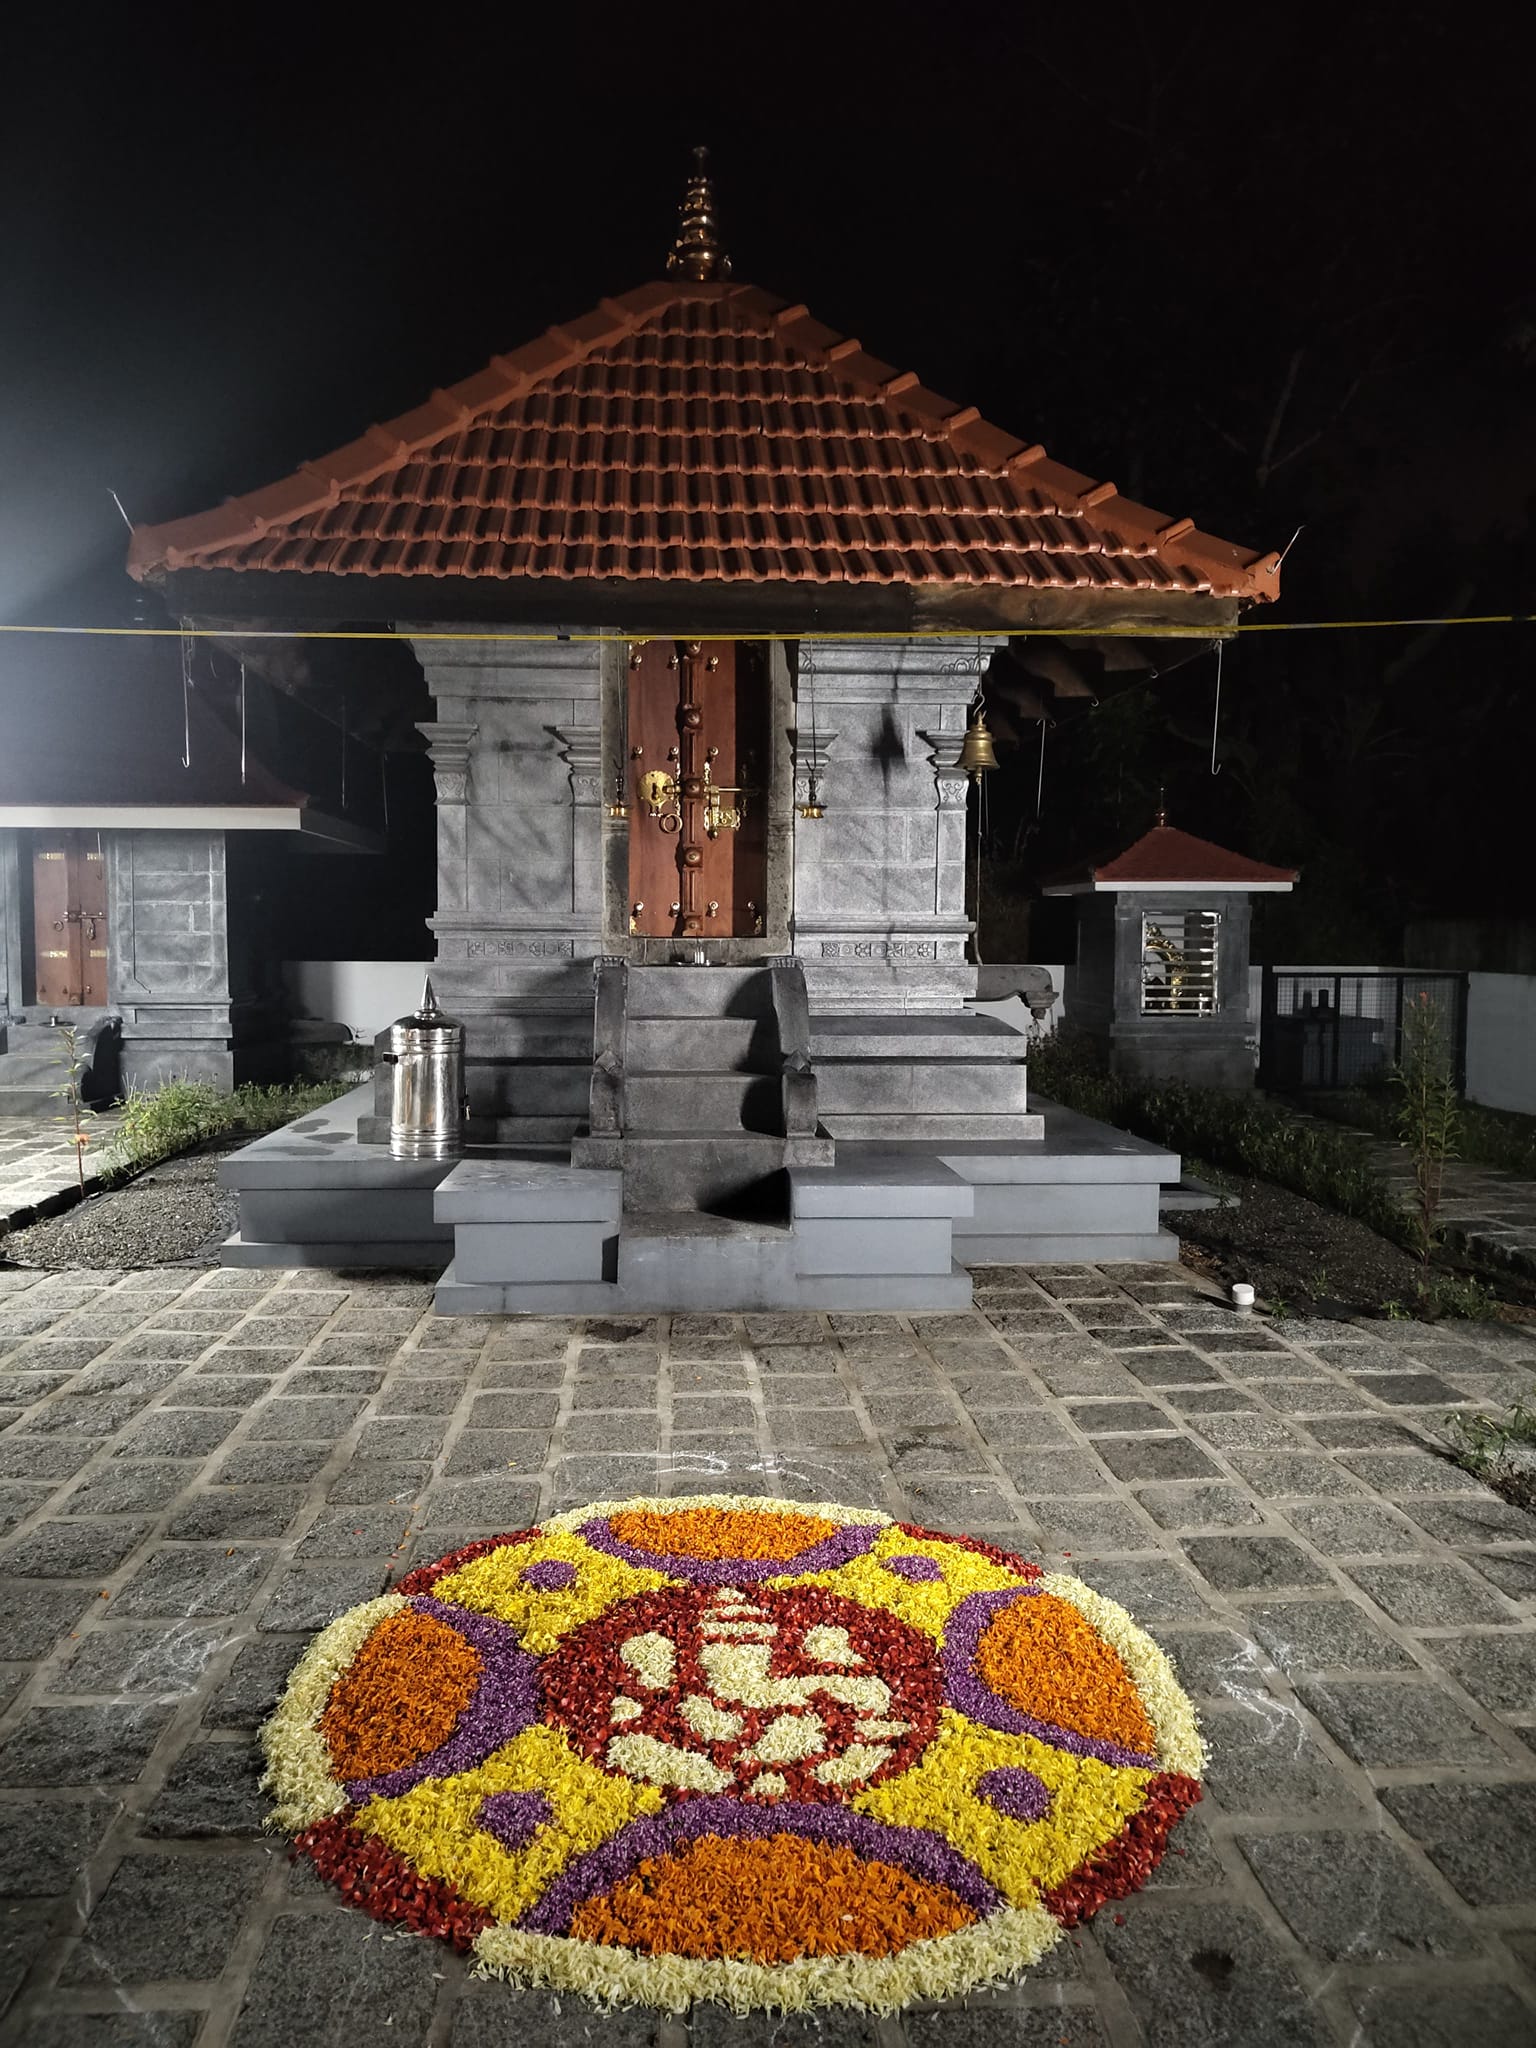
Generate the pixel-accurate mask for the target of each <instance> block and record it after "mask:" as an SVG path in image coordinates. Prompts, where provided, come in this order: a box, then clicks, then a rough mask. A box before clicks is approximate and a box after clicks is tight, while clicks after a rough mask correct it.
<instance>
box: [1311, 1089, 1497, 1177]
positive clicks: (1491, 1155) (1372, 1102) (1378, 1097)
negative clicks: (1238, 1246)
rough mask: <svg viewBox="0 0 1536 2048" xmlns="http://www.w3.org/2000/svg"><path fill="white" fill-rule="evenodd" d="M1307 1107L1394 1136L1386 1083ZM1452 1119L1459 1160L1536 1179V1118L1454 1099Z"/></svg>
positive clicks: (1320, 1098) (1324, 1095)
mask: <svg viewBox="0 0 1536 2048" xmlns="http://www.w3.org/2000/svg"><path fill="white" fill-rule="evenodd" d="M1307 1107H1308V1108H1309V1109H1310V1110H1312V1111H1313V1112H1314V1113H1315V1114H1316V1115H1318V1116H1326V1117H1328V1118H1329V1119H1331V1120H1332V1121H1333V1122H1335V1123H1342V1124H1359V1125H1360V1126H1361V1127H1362V1128H1363V1129H1365V1130H1368V1131H1374V1132H1375V1134H1376V1136H1377V1137H1379V1138H1395V1137H1396V1136H1397V1135H1398V1129H1397V1119H1398V1109H1399V1104H1398V1096H1397V1090H1396V1089H1395V1088H1394V1087H1393V1085H1392V1083H1391V1082H1390V1080H1389V1081H1386V1082H1384V1083H1383V1084H1381V1085H1380V1086H1375V1087H1369V1088H1352V1089H1341V1090H1338V1091H1333V1090H1323V1091H1321V1092H1319V1093H1318V1094H1316V1095H1314V1096H1310V1097H1309V1098H1308V1101H1307ZM1456 1114H1457V1118H1458V1120H1459V1122H1460V1125H1461V1130H1460V1135H1459V1137H1458V1139H1457V1144H1456V1156H1457V1158H1458V1159H1465V1160H1467V1161H1469V1162H1470V1163H1472V1164H1474V1165H1477V1166H1497V1167H1501V1168H1502V1169H1503V1170H1504V1171H1505V1172H1506V1173H1516V1174H1519V1175H1521V1176H1522V1177H1523V1178H1524V1179H1526V1180H1536V1116H1522V1115H1520V1114H1519V1113H1518V1112H1517V1111H1515V1110H1512V1109H1485V1108H1484V1107H1483V1105H1482V1104H1481V1103H1477V1102H1468V1101H1467V1100H1466V1098H1465V1097H1460V1098H1458V1100H1457V1104H1456Z"/></svg>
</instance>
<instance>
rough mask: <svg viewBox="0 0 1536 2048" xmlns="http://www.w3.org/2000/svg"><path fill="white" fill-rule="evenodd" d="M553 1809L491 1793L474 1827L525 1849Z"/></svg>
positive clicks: (537, 1795)
mask: <svg viewBox="0 0 1536 2048" xmlns="http://www.w3.org/2000/svg"><path fill="white" fill-rule="evenodd" d="M994 1775H995V1773H994ZM553 1812H554V1808H553V1807H552V1806H551V1805H550V1803H549V1801H548V1800H547V1799H546V1798H545V1797H544V1794H543V1793H542V1792H491V1793H488V1794H487V1796H486V1797H485V1798H484V1799H482V1800H481V1802H480V1807H479V1811H478V1812H477V1813H476V1815H475V1826H476V1827H477V1828H484V1830H485V1832H486V1833H487V1834H488V1835H494V1836H495V1837H496V1839H497V1841H498V1842H500V1844H501V1846H502V1847H503V1849H526V1848H527V1846H528V1844H529V1843H530V1842H531V1841H532V1840H533V1838H534V1836H535V1835H536V1834H537V1833H538V1831H539V1829H540V1828H541V1827H543V1825H544V1823H545V1821H547V1820H548V1819H549V1817H550V1815H551V1814H552V1813H553Z"/></svg>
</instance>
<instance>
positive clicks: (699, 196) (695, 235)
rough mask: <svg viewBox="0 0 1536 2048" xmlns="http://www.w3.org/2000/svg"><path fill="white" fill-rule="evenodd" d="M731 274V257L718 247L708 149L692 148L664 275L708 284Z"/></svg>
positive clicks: (717, 228)
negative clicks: (690, 162)
mask: <svg viewBox="0 0 1536 2048" xmlns="http://www.w3.org/2000/svg"><path fill="white" fill-rule="evenodd" d="M730 274H731V259H730V257H729V256H727V255H726V254H725V252H724V250H723V249H722V248H721V247H720V224H719V220H718V218H717V217H716V214H715V187H714V180H713V179H712V178H711V177H710V175H709V151H708V150H707V149H705V148H703V147H702V146H701V147H700V148H698V149H696V150H695V151H694V152H693V172H692V175H691V176H690V177H689V180H688V185H687V189H686V190H685V192H684V193H683V203H682V206H681V207H680V209H679V210H678V216H677V240H676V241H675V242H674V243H673V244H672V253H671V255H670V256H668V258H667V275H668V276H669V277H687V278H691V279H692V280H693V282H694V283H695V284H710V283H715V282H718V281H719V280H720V279H722V278H727V277H729V276H730Z"/></svg>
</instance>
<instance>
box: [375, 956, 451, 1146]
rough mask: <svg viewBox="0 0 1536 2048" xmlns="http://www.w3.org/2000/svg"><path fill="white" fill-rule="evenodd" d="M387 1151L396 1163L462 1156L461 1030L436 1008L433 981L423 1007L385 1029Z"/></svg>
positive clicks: (426, 991)
mask: <svg viewBox="0 0 1536 2048" xmlns="http://www.w3.org/2000/svg"><path fill="white" fill-rule="evenodd" d="M384 1060H385V1063H386V1064H387V1065H388V1067H389V1068H390V1096H389V1150H390V1156H391V1157H392V1158H395V1159H455V1158H457V1157H458V1155H459V1154H460V1153H461V1152H462V1151H463V1150H464V1114H465V1111H466V1109H467V1108H468V1106H469V1105H468V1100H467V1098H466V1096H465V1093H464V1026H463V1025H462V1024H461V1023H460V1022H459V1020H458V1019H457V1018H456V1017H449V1016H447V1015H445V1014H444V1012H443V1011H442V1010H440V1009H439V1008H438V1006H437V998H436V996H435V995H433V993H432V982H431V978H430V977H428V980H427V984H426V987H425V988H424V989H423V990H422V995H421V1007H420V1009H418V1010H414V1011H413V1012H412V1013H411V1015H410V1016H409V1017H400V1018H397V1019H396V1021H395V1022H394V1023H393V1024H391V1025H390V1027H389V1050H388V1051H387V1052H386V1053H385V1054H384Z"/></svg>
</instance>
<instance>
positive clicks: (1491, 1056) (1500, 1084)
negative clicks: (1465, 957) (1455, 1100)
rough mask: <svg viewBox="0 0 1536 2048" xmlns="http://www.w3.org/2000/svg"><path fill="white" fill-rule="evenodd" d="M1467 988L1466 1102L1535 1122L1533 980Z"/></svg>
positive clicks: (1491, 978) (1500, 980) (1485, 980)
mask: <svg viewBox="0 0 1536 2048" xmlns="http://www.w3.org/2000/svg"><path fill="white" fill-rule="evenodd" d="M1467 984H1468V985H1467V1100H1468V1101H1469V1102H1481V1103H1482V1104H1484V1105H1485V1107H1487V1108H1488V1109H1517V1110H1521V1111H1523V1112H1524V1114H1525V1115H1526V1116H1536V974H1472V975H1469V976H1468V977H1467Z"/></svg>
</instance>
